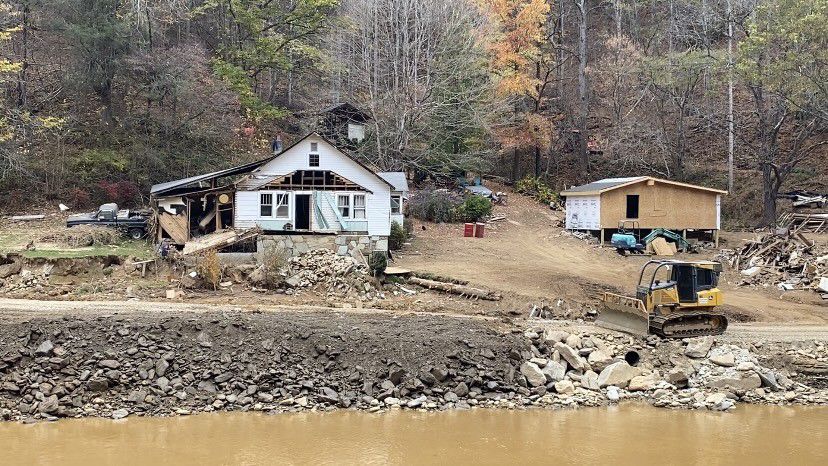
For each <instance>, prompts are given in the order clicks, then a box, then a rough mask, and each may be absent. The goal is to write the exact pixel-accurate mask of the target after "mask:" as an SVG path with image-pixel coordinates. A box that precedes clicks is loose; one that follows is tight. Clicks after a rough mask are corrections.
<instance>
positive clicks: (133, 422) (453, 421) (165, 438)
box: [0, 404, 828, 466]
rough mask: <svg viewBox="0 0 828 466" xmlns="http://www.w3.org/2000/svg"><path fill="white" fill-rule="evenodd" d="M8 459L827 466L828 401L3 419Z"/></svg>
mask: <svg viewBox="0 0 828 466" xmlns="http://www.w3.org/2000/svg"><path fill="white" fill-rule="evenodd" d="M0 463H2V464H4V465H9V464H61V465H75V464H77V465H90V464H118V465H124V464H152V465H163V464H199V465H201V464H314V465H316V464H435V463H440V464H470V463H474V464H514V463H529V464H619V465H620V464H631V465H636V466H641V465H648V464H693V465H726V464H750V465H761V464H787V465H799V464H822V465H825V464H828V408H826V407H777V406H740V407H739V408H737V409H736V410H735V411H734V412H730V413H714V412H707V411H670V410H665V409H655V408H652V407H649V406H646V405H638V404H626V405H621V406H616V407H609V408H587V409H580V410H565V411H550V410H531V411H507V410H483V409H480V410H473V411H462V412H443V413H419V412H409V411H398V412H390V413H383V414H369V413H360V412H334V413H302V414H280V415H261V414H252V413H237V414H202V415H198V416H191V417H178V418H166V419H165V418H139V417H130V418H128V419H124V420H121V421H112V420H109V419H81V420H77V419H73V420H62V421H58V422H55V423H40V424H32V425H23V424H17V423H0Z"/></svg>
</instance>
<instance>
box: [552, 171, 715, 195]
mask: <svg viewBox="0 0 828 466" xmlns="http://www.w3.org/2000/svg"><path fill="white" fill-rule="evenodd" d="M649 180H653V181H655V182H658V183H665V184H670V185H674V186H682V187H685V188H690V189H700V190H703V191H711V192H715V193H719V194H727V191H722V190H721V189H714V188H708V187H706V186H699V185H695V184H689V183H680V182H678V181H671V180H663V179H661V178H655V177H652V176H630V177H624V178H604V179H603V180H598V181H593V182H592V183H587V184H583V185H580V186H573V187H571V188H569V189H565V190H563V191H561V193H560V195H561V196H564V197H565V196H588V195H596V194H602V193H605V192H607V191H612V190H613V189H617V188H620V187H623V186H628V185H631V184H635V183H640V182H642V181H649Z"/></svg>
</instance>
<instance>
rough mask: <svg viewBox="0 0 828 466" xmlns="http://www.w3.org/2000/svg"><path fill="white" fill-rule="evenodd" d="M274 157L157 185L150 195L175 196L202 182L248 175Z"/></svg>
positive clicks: (153, 187)
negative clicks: (183, 189) (184, 189)
mask: <svg viewBox="0 0 828 466" xmlns="http://www.w3.org/2000/svg"><path fill="white" fill-rule="evenodd" d="M274 157H275V156H271V157H268V158H266V159H262V160H258V161H256V162H250V163H247V164H244V165H239V166H236V167H231V168H226V169H224V170H219V171H215V172H212V173H204V174H201V175H195V176H191V177H188V178H181V179H179V180H173V181H167V182H165V183H158V184H155V185H153V186H152V188H151V189H150V194H151V195H153V196H158V195H160V194H175V193H173V192H174V191H176V190H177V189H179V188H185V187H187V186H189V185H192V184H196V183H201V182H204V181H212V180H216V179H218V178H224V177H226V176H235V175H242V174H245V173H250V172H252V171H253V170H255V169H257V168H259V167H261V166H262V165H264V164H266V163H267V162H270V161H271V160H273V159H274Z"/></svg>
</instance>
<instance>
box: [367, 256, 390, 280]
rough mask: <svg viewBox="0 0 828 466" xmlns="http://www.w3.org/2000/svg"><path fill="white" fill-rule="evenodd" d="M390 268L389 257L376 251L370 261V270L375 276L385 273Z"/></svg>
mask: <svg viewBox="0 0 828 466" xmlns="http://www.w3.org/2000/svg"><path fill="white" fill-rule="evenodd" d="M386 267H388V255H387V254H386V253H384V252H382V251H374V253H373V254H371V257H370V258H369V259H368V268H370V269H371V274H373V275H374V276H376V275H378V274H381V273H383V272H385V268H386Z"/></svg>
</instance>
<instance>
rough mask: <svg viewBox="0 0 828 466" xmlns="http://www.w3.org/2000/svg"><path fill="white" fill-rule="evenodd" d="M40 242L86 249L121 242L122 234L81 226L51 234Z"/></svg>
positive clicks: (102, 228) (108, 229)
mask: <svg viewBox="0 0 828 466" xmlns="http://www.w3.org/2000/svg"><path fill="white" fill-rule="evenodd" d="M40 241H43V242H49V243H57V244H62V245H66V246H69V247H71V248H84V247H89V246H94V245H101V246H109V245H113V244H118V243H119V242H120V241H121V232H119V231H118V230H115V229H114V228H107V227H101V226H95V225H79V226H76V227H72V228H66V229H64V230H61V231H57V232H53V233H50V234H48V235H46V236H44V237H43V238H41V239H40Z"/></svg>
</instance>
